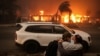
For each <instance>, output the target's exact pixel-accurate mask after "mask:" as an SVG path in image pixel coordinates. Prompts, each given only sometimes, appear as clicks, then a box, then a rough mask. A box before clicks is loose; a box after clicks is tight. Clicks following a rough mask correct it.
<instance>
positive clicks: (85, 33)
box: [74, 29, 90, 37]
mask: <svg viewBox="0 0 100 56" xmlns="http://www.w3.org/2000/svg"><path fill="white" fill-rule="evenodd" d="M74 31H75V34H79V35H80V36H82V37H90V34H88V33H87V32H84V31H81V30H76V29H74Z"/></svg>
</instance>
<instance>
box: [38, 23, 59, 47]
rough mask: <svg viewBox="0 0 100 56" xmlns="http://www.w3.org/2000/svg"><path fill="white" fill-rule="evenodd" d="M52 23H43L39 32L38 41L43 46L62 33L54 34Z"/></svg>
mask: <svg viewBox="0 0 100 56" xmlns="http://www.w3.org/2000/svg"><path fill="white" fill-rule="evenodd" d="M53 28H54V27H53V26H52V25H41V26H40V28H39V29H40V30H39V31H40V32H38V41H39V43H40V44H41V45H42V46H47V45H48V43H49V42H51V41H53V40H57V39H58V38H59V37H61V34H54V32H53Z"/></svg>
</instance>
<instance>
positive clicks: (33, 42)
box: [15, 22, 91, 52]
mask: <svg viewBox="0 0 100 56" xmlns="http://www.w3.org/2000/svg"><path fill="white" fill-rule="evenodd" d="M16 26H17V27H18V29H17V31H16V39H15V42H16V43H17V44H20V45H22V46H23V47H24V48H25V50H27V51H28V52H36V51H37V50H38V49H39V47H40V46H47V45H48V43H49V42H50V41H52V40H57V39H59V38H61V37H62V34H63V33H64V32H69V33H70V34H71V35H74V34H79V35H80V36H81V37H82V39H83V40H84V41H85V42H86V43H87V44H88V46H90V44H91V36H90V35H89V34H88V33H86V32H83V31H80V30H72V29H70V28H68V27H67V26H65V25H63V24H56V23H52V22H28V23H18V24H17V25H16Z"/></svg>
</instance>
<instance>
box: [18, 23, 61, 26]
mask: <svg viewBox="0 0 100 56" xmlns="http://www.w3.org/2000/svg"><path fill="white" fill-rule="evenodd" d="M17 24H20V25H22V26H28V25H60V23H56V22H23V23H16V25H17Z"/></svg>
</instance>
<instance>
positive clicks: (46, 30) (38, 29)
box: [25, 25, 52, 33]
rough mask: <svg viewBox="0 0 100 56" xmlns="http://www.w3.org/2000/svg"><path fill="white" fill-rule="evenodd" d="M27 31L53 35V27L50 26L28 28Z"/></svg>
mask: <svg viewBox="0 0 100 56" xmlns="http://www.w3.org/2000/svg"><path fill="white" fill-rule="evenodd" d="M25 31H28V32H36V33H52V26H48V25H38V26H28V27H27V28H26V30H25Z"/></svg>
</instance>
